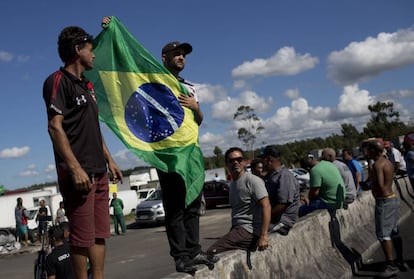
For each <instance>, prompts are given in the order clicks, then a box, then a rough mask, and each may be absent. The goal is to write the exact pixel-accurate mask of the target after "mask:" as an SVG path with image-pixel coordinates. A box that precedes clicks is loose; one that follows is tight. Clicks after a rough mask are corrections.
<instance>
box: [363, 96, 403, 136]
mask: <svg viewBox="0 0 414 279" xmlns="http://www.w3.org/2000/svg"><path fill="white" fill-rule="evenodd" d="M368 109H369V111H370V112H371V120H370V121H369V122H368V123H367V126H366V127H365V128H364V134H365V135H366V136H367V137H380V138H383V139H387V140H390V139H394V138H396V137H398V136H399V135H400V134H402V133H403V131H405V130H406V126H405V124H404V123H402V122H401V121H400V118H399V117H400V114H399V112H398V111H394V103H392V102H388V103H383V102H377V103H376V104H374V105H369V106H368Z"/></svg>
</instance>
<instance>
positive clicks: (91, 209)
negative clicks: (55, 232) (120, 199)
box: [58, 171, 111, 247]
mask: <svg viewBox="0 0 414 279" xmlns="http://www.w3.org/2000/svg"><path fill="white" fill-rule="evenodd" d="M58 176H59V178H58V179H59V189H60V192H61V193H62V197H63V202H64V204H65V210H66V215H67V217H68V220H69V228H70V238H69V241H70V244H71V245H73V246H77V247H91V246H93V245H94V244H95V239H96V238H109V237H110V236H111V232H110V225H109V186H108V174H107V173H103V174H95V175H94V177H93V179H92V189H91V191H89V192H88V193H83V192H79V191H76V190H75V189H74V186H73V182H72V178H71V177H70V175H68V173H67V172H66V171H58Z"/></svg>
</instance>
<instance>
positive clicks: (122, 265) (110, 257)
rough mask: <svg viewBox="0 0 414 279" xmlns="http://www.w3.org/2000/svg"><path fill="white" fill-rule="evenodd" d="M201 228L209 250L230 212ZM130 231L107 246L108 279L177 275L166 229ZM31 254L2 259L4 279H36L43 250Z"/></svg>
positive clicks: (212, 214) (214, 215)
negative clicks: (36, 259)
mask: <svg viewBox="0 0 414 279" xmlns="http://www.w3.org/2000/svg"><path fill="white" fill-rule="evenodd" d="M200 226H201V227H200V243H201V245H202V247H203V249H207V248H208V247H209V245H211V244H212V243H213V241H215V239H216V238H218V237H220V236H222V235H223V234H225V233H226V232H227V231H228V230H229V228H230V209H229V208H218V209H212V210H207V213H206V215H205V216H202V217H201V219H200ZM128 227H129V228H128V233H127V235H126V236H114V237H111V238H110V239H109V240H108V242H107V248H108V249H107V255H106V263H105V278H125V279H126V278H140V279H146V278H161V277H163V276H166V275H168V274H170V273H172V272H175V265H174V261H173V260H172V258H171V257H170V255H169V246H168V242H167V237H166V234H165V228H164V226H156V227H141V228H139V227H136V226H134V225H129V226H128ZM31 250H32V253H29V252H26V253H23V254H15V255H9V256H2V257H0V278H7V279H28V278H33V268H34V260H35V258H36V252H35V250H39V247H35V248H31Z"/></svg>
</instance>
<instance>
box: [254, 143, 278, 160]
mask: <svg viewBox="0 0 414 279" xmlns="http://www.w3.org/2000/svg"><path fill="white" fill-rule="evenodd" d="M266 156H272V157H275V158H278V157H280V151H279V150H277V149H276V148H275V147H274V146H271V145H268V146H266V147H265V148H264V149H263V150H262V153H261V154H260V155H259V156H258V157H259V158H263V157H266Z"/></svg>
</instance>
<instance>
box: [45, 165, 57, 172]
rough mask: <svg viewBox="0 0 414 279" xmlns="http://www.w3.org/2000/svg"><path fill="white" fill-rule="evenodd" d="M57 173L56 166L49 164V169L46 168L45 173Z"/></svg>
mask: <svg viewBox="0 0 414 279" xmlns="http://www.w3.org/2000/svg"><path fill="white" fill-rule="evenodd" d="M55 171H56V166H55V164H49V165H47V167H46V168H45V172H46V173H49V172H55Z"/></svg>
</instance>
